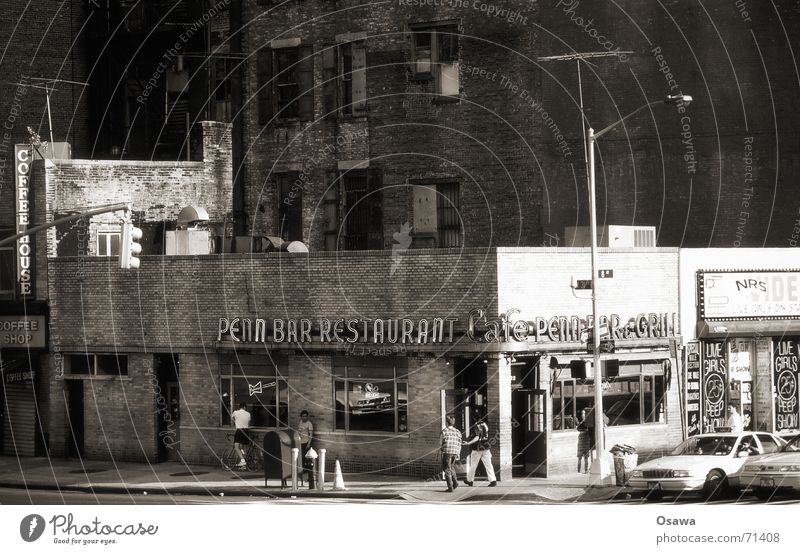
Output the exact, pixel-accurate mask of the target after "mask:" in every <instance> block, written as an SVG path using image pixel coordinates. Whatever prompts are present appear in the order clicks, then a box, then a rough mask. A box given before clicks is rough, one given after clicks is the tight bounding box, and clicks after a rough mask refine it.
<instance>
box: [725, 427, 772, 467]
mask: <svg viewBox="0 0 800 554" xmlns="http://www.w3.org/2000/svg"><path fill="white" fill-rule="evenodd" d="M740 452H747V453H748V455H747V456H741V457H740V456H739V453H740ZM763 453H764V450H763V449H762V448H761V443H759V442H758V439H757V438H756V436H755V435H754V434H753V433H745V434H743V435H742V436H741V437H739V440H738V441H737V442H736V445H735V446H734V449H733V458H732V459H731V465H730V469H729V470H728V475H738V474H739V472H741V471H742V468H743V467H744V464H746V463H747V460H749V459H750V457H751V456H754V455H758V454H763Z"/></svg>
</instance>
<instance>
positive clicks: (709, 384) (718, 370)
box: [701, 341, 728, 433]
mask: <svg viewBox="0 0 800 554" xmlns="http://www.w3.org/2000/svg"><path fill="white" fill-rule="evenodd" d="M702 344H703V348H702V352H703V357H702V361H701V367H702V380H703V427H704V429H703V432H705V433H708V432H713V431H714V430H715V429H717V428H719V427H725V426H726V425H727V423H726V420H727V414H726V413H725V407H726V406H725V404H726V401H725V398H726V392H727V387H728V369H727V361H726V352H725V343H724V342H723V341H703V343H702Z"/></svg>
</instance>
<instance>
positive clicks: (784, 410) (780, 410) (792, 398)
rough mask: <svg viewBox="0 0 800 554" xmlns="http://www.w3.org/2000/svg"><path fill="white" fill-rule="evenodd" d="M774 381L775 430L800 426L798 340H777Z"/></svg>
mask: <svg viewBox="0 0 800 554" xmlns="http://www.w3.org/2000/svg"><path fill="white" fill-rule="evenodd" d="M773 351H774V353H775V358H774V360H773V362H774V363H773V366H772V367H773V380H774V381H773V382H774V385H775V431H776V432H777V431H785V430H788V429H798V428H800V421H799V420H798V400H800V396H799V395H800V392H798V386H797V383H798V359H800V348H798V343H797V341H796V340H775V341H774V350H773Z"/></svg>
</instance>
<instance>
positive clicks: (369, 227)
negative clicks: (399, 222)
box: [325, 168, 383, 250]
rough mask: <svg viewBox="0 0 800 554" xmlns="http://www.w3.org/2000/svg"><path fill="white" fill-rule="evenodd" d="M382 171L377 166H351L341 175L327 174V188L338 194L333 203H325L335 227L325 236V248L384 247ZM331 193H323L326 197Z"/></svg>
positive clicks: (358, 248) (327, 212) (366, 248)
mask: <svg viewBox="0 0 800 554" xmlns="http://www.w3.org/2000/svg"><path fill="white" fill-rule="evenodd" d="M381 177H382V175H381V172H380V171H379V170H377V169H373V168H370V169H351V170H348V171H344V172H342V173H341V174H336V173H332V174H329V181H330V183H331V184H330V185H329V190H331V191H335V193H336V194H337V196H338V210H335V212H338V213H334V210H333V209H329V208H334V207H336V206H334V205H331V204H330V203H326V205H325V209H326V217H328V216H329V215H330V216H333V217H336V224H337V225H336V228H335V229H334V230H332V232H331V234H330V235H329V234H328V233H327V231H328V228H327V227H326V237H327V236H331V237H332V236H333V235H334V233H335V236H337V237H338V240H337V241H335V242H334V241H333V240H330V241H329V242H327V243H326V247H328V248H330V247H332V246H334V245H335V246H336V247H337V248H338V249H340V250H381V249H383V192H382V187H381ZM332 194H333V192H329V194H328V195H326V199H327V198H328V197H329V196H331V195H332Z"/></svg>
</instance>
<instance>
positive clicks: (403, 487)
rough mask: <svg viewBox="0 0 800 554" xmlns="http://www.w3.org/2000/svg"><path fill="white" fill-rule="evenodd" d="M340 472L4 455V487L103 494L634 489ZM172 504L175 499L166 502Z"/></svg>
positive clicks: (544, 495) (571, 480) (583, 495)
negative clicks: (296, 478) (311, 476)
mask: <svg viewBox="0 0 800 554" xmlns="http://www.w3.org/2000/svg"><path fill="white" fill-rule="evenodd" d="M332 481H333V475H327V476H326V483H325V490H322V491H320V490H309V489H308V484H307V483H306V484H305V486H303V487H301V488H299V489H298V490H296V491H294V490H291V488H282V487H281V483H280V482H279V480H277V479H270V480H269V481H268V482H267V483H266V485H265V480H264V476H263V474H259V473H250V472H239V471H231V470H227V469H223V468H220V467H210V466H199V465H191V466H189V465H186V464H184V463H180V462H164V463H160V464H155V465H150V464H145V463H129V462H114V461H98V460H75V459H69V460H66V459H56V458H19V459H18V458H15V457H8V456H0V487H6V488H9V487H12V488H17V489H28V490H47V491H56V492H58V491H61V492H90V493H95V494H136V495H145V494H147V495H165V494H166V495H192V496H202V497H209V496H212V497H220V496H239V497H261V498H263V499H265V500H268V499H296V500H298V501H302V500H303V499H308V500H311V499H319V500H323V499H329V500H332V501H335V500H336V499H339V500H346V499H351V500H372V501H379V500H404V501H406V502H412V503H413V502H417V503H440V502H441V503H453V502H481V503H491V502H497V503H504V502H512V501H513V503H519V502H527V503H570V502H604V501H608V500H611V499H614V498H624V497H625V496H626V490H625V489H624V488H622V487H617V486H614V485H610V484H609V482H610V481H609V482H607V483H601V482H597V481H594V480H593V478H592V477H591V476H589V475H586V474H578V473H575V474H571V475H562V476H556V477H553V478H548V479H541V478H526V479H514V480H511V481H502V482H498V484H497V486H496V487H489V486H488V483H487V482H486V481H476V482H475V486H473V487H468V486H466V485H465V484H463V482H462V483H461V484H460V486H459V487H458V488H457V489H456V490H455V491H454V492H452V493H448V492H445V491H446V486H445V484H444V481H439V480H431V479H428V480H421V479H413V478H408V477H397V476H391V475H377V474H364V473H361V474H345V475H344V481H345V486H346V490H344V491H334V490H332V488H333V484H332ZM164 501H165V503H169V502H170V501H169V500H168V499H166V498H165V499H164Z"/></svg>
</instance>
